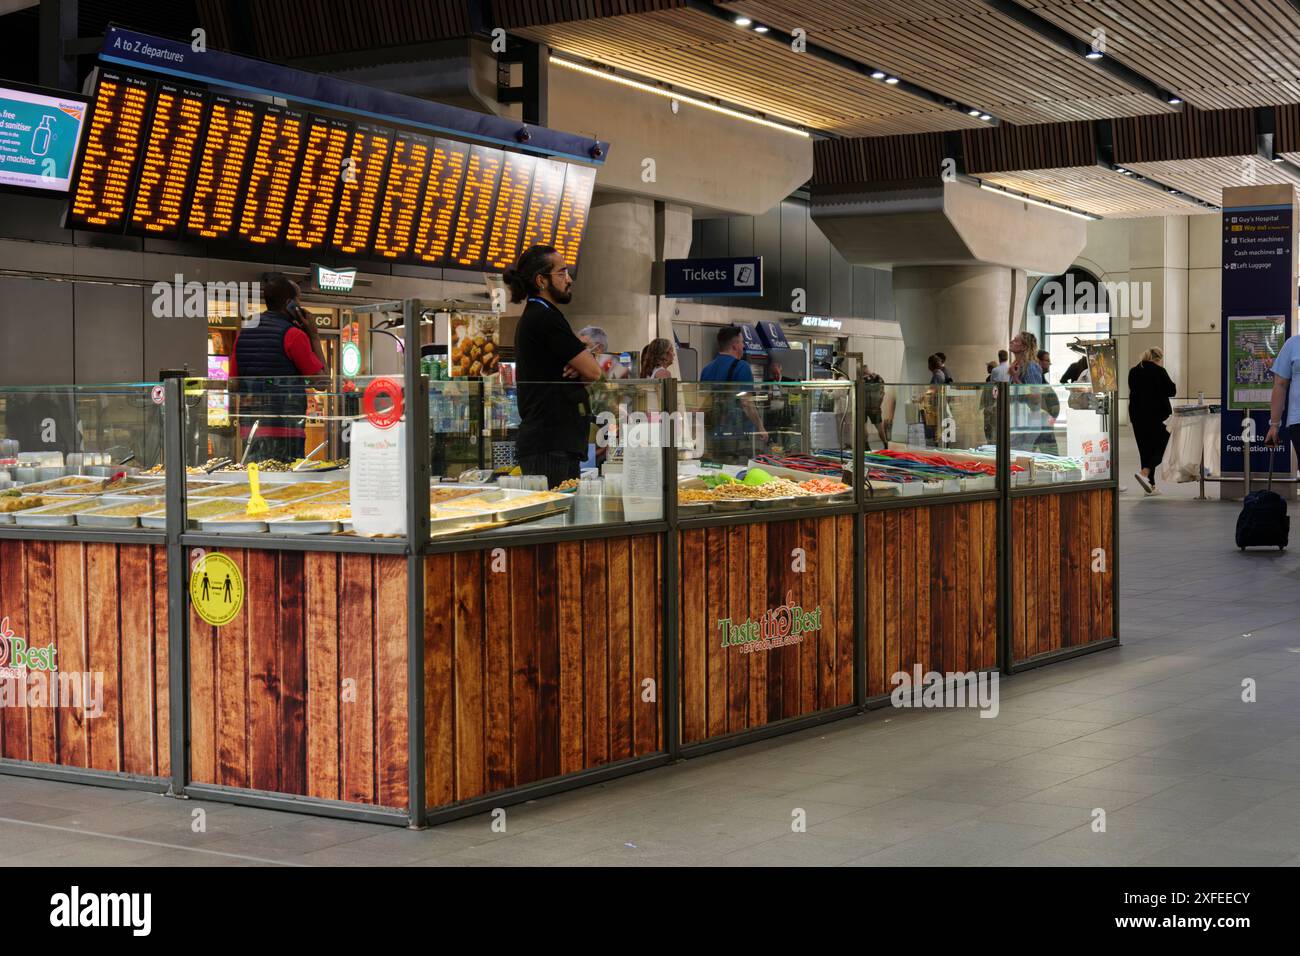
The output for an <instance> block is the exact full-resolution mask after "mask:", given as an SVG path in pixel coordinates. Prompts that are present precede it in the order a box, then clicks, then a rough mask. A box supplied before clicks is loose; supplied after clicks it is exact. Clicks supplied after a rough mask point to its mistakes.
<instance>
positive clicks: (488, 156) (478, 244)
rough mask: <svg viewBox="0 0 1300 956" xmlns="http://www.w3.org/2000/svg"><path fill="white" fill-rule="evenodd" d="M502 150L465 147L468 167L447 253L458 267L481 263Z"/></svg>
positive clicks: (489, 225)
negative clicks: (454, 231)
mask: <svg viewBox="0 0 1300 956" xmlns="http://www.w3.org/2000/svg"><path fill="white" fill-rule="evenodd" d="M504 165H505V153H503V152H501V150H499V149H488V148H487V147H485V146H474V147H471V148H470V151H469V168H468V169H467V170H466V171H465V190H464V192H463V193H462V194H461V197H460V215H459V216H458V217H457V218H456V235H455V238H454V239H452V242H451V257H452V259H454V260H455V262H456V265H457V266H459V267H460V268H462V269H478V268H481V267H482V265H483V253H484V251H485V250H486V247H487V235H488V229H489V228H490V227H491V226H492V210H493V208H494V207H495V205H496V196H497V183H498V182H499V181H500V180H501V168H502V167H503V166H504Z"/></svg>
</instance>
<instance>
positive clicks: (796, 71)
mask: <svg viewBox="0 0 1300 956" xmlns="http://www.w3.org/2000/svg"><path fill="white" fill-rule="evenodd" d="M514 32H516V33H518V34H520V35H521V36H525V37H528V38H530V39H533V40H536V41H541V42H545V43H547V44H549V45H550V46H551V47H552V48H554V49H556V50H558V51H562V52H564V53H570V54H573V55H576V56H579V57H585V58H588V59H591V60H595V61H597V62H599V63H605V64H609V65H611V66H615V67H620V68H622V69H625V70H629V71H631V72H634V73H638V74H641V75H644V76H650V77H654V78H656V79H659V80H663V81H664V82H667V83H671V84H673V85H675V86H680V87H682V88H683V89H685V90H694V91H697V92H700V93H705V94H708V95H711V96H716V97H718V98H720V99H723V100H727V101H729V102H732V103H736V104H739V105H741V106H744V107H747V108H749V109H752V110H756V111H758V112H761V113H765V114H767V115H768V116H770V117H772V118H774V119H778V118H779V119H783V120H786V121H789V122H793V123H797V124H802V125H805V126H809V127H812V128H816V129H821V130H828V131H832V132H836V133H840V134H842V135H846V136H864V135H885V134H891V133H918V132H929V131H935V130H948V129H962V128H973V127H977V126H982V125H984V124H982V123H981V122H980V121H979V120H978V119H975V118H973V117H969V116H966V115H965V114H963V113H958V112H955V111H953V110H950V109H945V108H943V107H941V106H938V105H936V104H934V103H931V102H929V101H928V100H924V99H921V98H919V97H915V96H912V95H911V94H908V93H904V92H902V91H900V90H896V89H894V88H893V87H890V86H887V85H885V84H884V83H878V82H874V81H872V80H870V79H869V78H867V77H864V76H862V75H861V74H858V73H855V72H853V71H852V70H847V69H843V68H841V67H837V66H834V65H833V64H829V63H826V62H825V61H823V60H818V59H816V58H814V57H810V56H806V55H803V54H799V53H794V52H793V51H791V50H789V49H787V48H785V47H783V46H781V45H779V44H776V43H772V42H770V41H768V40H764V39H763V38H762V37H760V36H758V35H756V34H754V33H751V32H749V31H743V30H741V29H739V28H738V27H734V26H732V25H731V24H729V23H726V22H724V21H722V20H719V19H717V18H716V17H712V16H709V15H708V14H707V13H701V12H699V11H695V10H688V9H681V10H664V11H659V12H654V13H647V14H641V15H629V16H619V17H610V18H607V19H595V20H584V21H574V22H566V23H557V24H551V25H547V26H537V27H529V28H525V29H520V30H516V31H514Z"/></svg>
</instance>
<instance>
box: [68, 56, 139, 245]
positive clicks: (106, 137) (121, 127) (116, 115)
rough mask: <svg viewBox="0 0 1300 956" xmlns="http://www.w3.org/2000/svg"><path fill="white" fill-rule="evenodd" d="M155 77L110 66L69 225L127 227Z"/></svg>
mask: <svg viewBox="0 0 1300 956" xmlns="http://www.w3.org/2000/svg"><path fill="white" fill-rule="evenodd" d="M152 86H153V82H152V81H150V80H146V79H142V78H141V77H137V76H129V75H122V74H117V73H109V72H107V71H106V72H104V73H103V74H101V76H100V80H99V86H98V88H97V90H96V91H95V107H94V110H93V111H92V112H91V114H90V128H89V129H88V130H87V131H86V135H85V137H84V139H83V142H82V147H81V159H80V161H79V162H78V163H77V174H76V180H75V182H74V185H73V188H72V190H71V200H70V201H69V203H68V215H67V217H66V220H65V222H66V225H68V226H70V227H73V228H77V229H110V230H121V228H122V226H123V224H124V223H125V220H126V209H127V200H128V197H129V193H130V189H131V181H132V179H133V178H134V175H135V170H136V161H137V157H138V156H139V153H140V146H141V143H142V142H143V139H144V125H145V110H146V108H147V107H148V105H149V95H150V92H151V90H152Z"/></svg>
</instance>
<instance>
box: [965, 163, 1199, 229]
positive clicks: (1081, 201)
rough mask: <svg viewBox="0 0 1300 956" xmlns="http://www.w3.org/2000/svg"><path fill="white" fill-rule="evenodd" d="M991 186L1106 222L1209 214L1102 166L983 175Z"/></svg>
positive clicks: (1189, 203)
mask: <svg viewBox="0 0 1300 956" xmlns="http://www.w3.org/2000/svg"><path fill="white" fill-rule="evenodd" d="M980 179H982V180H983V181H985V182H987V183H989V184H990V185H993V186H1001V187H1002V188H1003V189H1011V190H1014V191H1016V192H1021V193H1024V194H1025V195H1027V196H1033V197H1034V198H1036V199H1043V200H1047V201H1049V202H1054V203H1059V204H1061V205H1065V206H1069V207H1070V208H1072V209H1079V210H1082V211H1083V212H1089V213H1092V214H1093V215H1094V216H1103V217H1105V218H1106V219H1140V218H1143V217H1146V216H1168V215H1190V214H1193V213H1203V212H1212V211H1213V210H1210V209H1206V208H1205V207H1204V206H1198V205H1196V204H1195V203H1192V202H1188V201H1187V200H1185V199H1179V198H1178V197H1177V196H1172V195H1169V194H1168V193H1162V192H1160V191H1159V190H1158V189H1155V188H1153V187H1151V186H1147V185H1145V184H1143V183H1140V182H1135V181H1134V180H1132V179H1130V178H1129V177H1127V176H1123V175H1121V174H1120V173H1117V172H1114V171H1112V170H1109V169H1106V168H1105V167H1103V166H1071V167H1067V168H1062V169H1034V170H1022V171H1020V172H1013V173H983V174H981V175H980Z"/></svg>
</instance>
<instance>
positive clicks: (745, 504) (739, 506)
mask: <svg viewBox="0 0 1300 956" xmlns="http://www.w3.org/2000/svg"><path fill="white" fill-rule="evenodd" d="M755 500H756V499H754V498H733V499H731V500H727V501H710V502H709V507H710V508H712V509H713V510H714V511H746V510H748V509H749V508H752V507H753V506H754V501H755Z"/></svg>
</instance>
